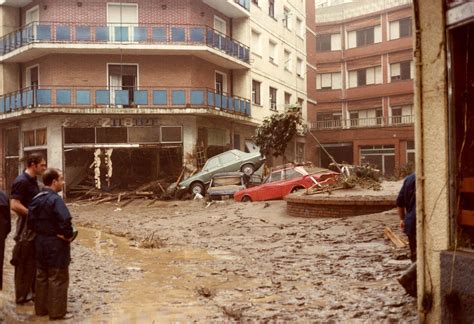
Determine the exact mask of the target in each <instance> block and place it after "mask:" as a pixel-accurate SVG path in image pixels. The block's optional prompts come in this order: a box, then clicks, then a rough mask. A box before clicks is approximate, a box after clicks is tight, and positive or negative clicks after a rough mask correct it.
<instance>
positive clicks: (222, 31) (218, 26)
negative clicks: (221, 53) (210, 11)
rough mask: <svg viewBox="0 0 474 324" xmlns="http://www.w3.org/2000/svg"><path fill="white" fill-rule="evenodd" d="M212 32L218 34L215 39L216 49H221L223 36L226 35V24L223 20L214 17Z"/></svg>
mask: <svg viewBox="0 0 474 324" xmlns="http://www.w3.org/2000/svg"><path fill="white" fill-rule="evenodd" d="M214 30H215V31H216V32H217V33H218V34H219V35H218V36H217V37H216V41H217V46H218V48H220V49H223V48H224V44H225V35H226V33H227V24H226V22H225V20H223V19H221V18H219V17H217V16H214Z"/></svg>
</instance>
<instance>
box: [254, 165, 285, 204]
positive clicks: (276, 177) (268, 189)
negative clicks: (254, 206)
mask: <svg viewBox="0 0 474 324" xmlns="http://www.w3.org/2000/svg"><path fill="white" fill-rule="evenodd" d="M281 176H282V171H281V170H278V171H274V172H272V173H271V174H270V176H269V178H268V180H267V183H265V184H264V185H262V186H260V187H261V188H260V187H259V191H258V196H259V198H260V199H259V200H272V199H278V198H279V197H281V191H282V188H281V182H282V180H281Z"/></svg>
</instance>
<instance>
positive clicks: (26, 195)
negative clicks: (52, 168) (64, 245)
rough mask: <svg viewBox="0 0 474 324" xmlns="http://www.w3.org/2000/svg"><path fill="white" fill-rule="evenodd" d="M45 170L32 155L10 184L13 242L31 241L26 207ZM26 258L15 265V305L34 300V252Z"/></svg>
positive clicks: (43, 161) (43, 160)
mask: <svg viewBox="0 0 474 324" xmlns="http://www.w3.org/2000/svg"><path fill="white" fill-rule="evenodd" d="M45 170H46V161H45V159H44V158H43V156H42V155H41V154H39V153H33V154H31V155H30V156H28V158H27V159H26V170H25V171H24V172H23V173H22V174H20V175H19V176H18V177H17V178H16V179H15V181H14V182H13V184H12V192H11V197H10V198H11V201H10V205H11V209H12V210H13V211H14V212H15V213H16V214H17V215H18V219H17V224H16V233H15V237H14V240H15V241H16V242H17V243H16V244H18V241H19V240H20V238H21V237H23V238H27V239H28V240H33V239H34V235H32V233H29V231H28V229H27V226H26V219H27V216H28V206H29V205H30V203H31V201H32V200H33V197H34V196H36V195H37V194H38V192H39V187H38V182H37V179H36V177H37V176H41V175H42V174H43V173H44V171H45ZM27 252H28V253H26V258H25V259H24V260H22V262H20V263H19V264H16V265H15V300H16V303H17V304H23V303H26V302H28V301H30V300H32V299H33V298H34V291H35V290H34V289H35V276H36V263H35V258H34V250H32V251H27Z"/></svg>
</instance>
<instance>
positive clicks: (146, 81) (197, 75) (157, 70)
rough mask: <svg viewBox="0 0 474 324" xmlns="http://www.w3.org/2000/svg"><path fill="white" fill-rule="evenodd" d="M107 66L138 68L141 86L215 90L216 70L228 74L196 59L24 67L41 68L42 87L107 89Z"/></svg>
mask: <svg viewBox="0 0 474 324" xmlns="http://www.w3.org/2000/svg"><path fill="white" fill-rule="evenodd" d="M107 63H115V64H120V63H123V64H127V63H134V64H135V63H136V64H138V74H139V75H138V77H139V86H142V87H156V86H170V87H173V86H180V87H184V86H187V87H208V88H214V86H215V84H214V82H215V80H214V77H215V70H219V71H221V72H224V73H226V74H227V77H228V85H230V83H229V82H230V72H229V71H228V70H226V69H223V68H222V67H218V66H216V65H213V64H211V63H209V62H207V61H204V60H201V59H199V58H196V57H193V56H161V55H160V56H153V55H149V56H148V55H139V56H132V55H126V56H123V57H120V56H119V55H80V54H69V55H61V54H54V55H48V56H44V57H42V58H40V59H38V60H34V61H30V62H28V63H25V64H24V65H23V66H24V70H23V74H24V75H23V79H24V80H25V69H26V68H27V67H28V66H31V65H34V64H39V67H40V68H39V70H40V84H41V85H43V86H89V87H90V86H105V85H107Z"/></svg>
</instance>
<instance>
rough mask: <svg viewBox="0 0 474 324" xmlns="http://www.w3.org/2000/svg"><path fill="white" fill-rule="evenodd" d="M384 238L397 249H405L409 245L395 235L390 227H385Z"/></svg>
mask: <svg viewBox="0 0 474 324" xmlns="http://www.w3.org/2000/svg"><path fill="white" fill-rule="evenodd" d="M383 233H384V236H385V237H386V238H388V239H389V240H391V241H392V243H393V244H395V246H396V247H397V248H404V247H406V246H407V245H408V242H407V241H406V240H405V239H403V238H401V237H400V236H398V235H397V234H395V233H394V232H393V231H392V229H391V228H390V227H385V229H384V230H383Z"/></svg>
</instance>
